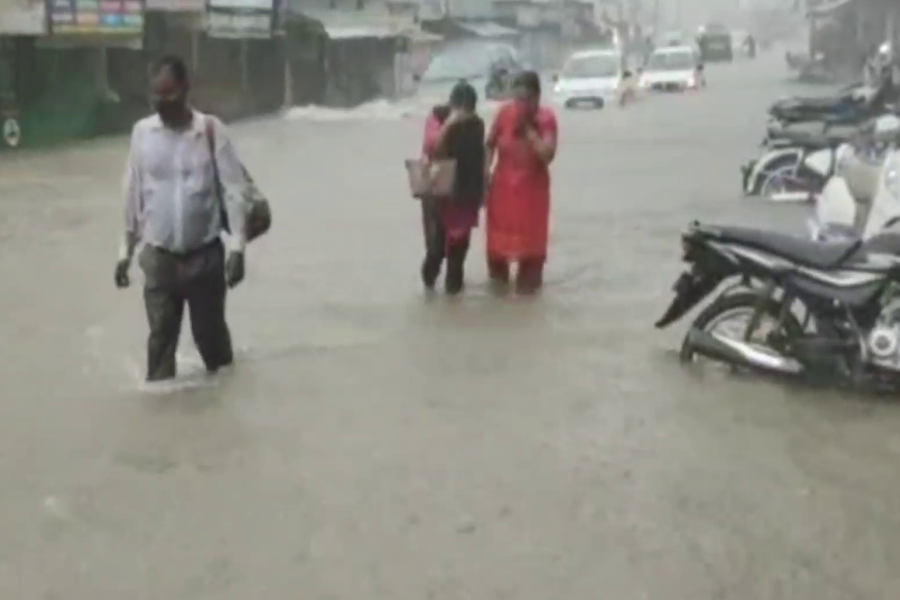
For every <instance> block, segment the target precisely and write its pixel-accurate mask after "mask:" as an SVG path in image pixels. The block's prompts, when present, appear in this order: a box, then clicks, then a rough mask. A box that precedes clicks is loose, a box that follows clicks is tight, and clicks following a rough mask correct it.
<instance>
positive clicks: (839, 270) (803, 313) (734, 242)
mask: <svg viewBox="0 0 900 600" xmlns="http://www.w3.org/2000/svg"><path fill="white" fill-rule="evenodd" d="M681 245H682V250H683V259H684V261H685V262H687V263H688V264H689V265H690V269H689V270H688V271H687V272H685V273H684V274H682V275H681V277H680V278H679V279H678V280H677V282H676V283H675V286H674V291H675V299H674V300H673V301H672V303H671V305H670V306H669V308H668V309H667V310H666V312H665V314H664V315H663V317H662V318H661V319H660V320H659V321H658V322H657V323H656V327H657V328H664V327H668V326H669V325H671V324H672V323H674V322H675V321H677V320H679V319H680V318H681V317H683V316H684V315H685V314H687V313H688V312H689V311H690V310H691V309H692V308H694V307H695V306H697V305H698V304H699V303H700V302H701V301H702V300H703V299H704V298H706V297H707V296H709V295H710V294H712V293H713V292H714V291H715V290H717V289H718V288H719V287H720V286H721V285H722V284H723V283H725V282H731V283H730V285H727V286H726V287H725V288H724V289H723V290H722V291H721V292H720V293H719V295H718V296H717V297H716V299H715V301H714V302H712V303H711V304H710V305H709V306H707V307H706V308H705V309H704V310H703V311H701V312H700V314H699V315H698V316H697V318H696V319H694V321H693V323H692V325H691V328H690V330H689V331H688V333H687V335H686V336H685V339H684V342H683V344H682V347H681V359H682V361H685V362H689V361H693V360H694V359H695V358H696V357H698V356H703V357H707V358H710V359H713V360H714V361H719V362H724V363H727V364H729V365H732V366H734V367H741V368H749V369H753V370H758V371H762V372H765V373H769V374H777V375H782V376H805V377H810V376H818V377H824V378H828V379H829V381H830V382H837V383H852V384H855V385H860V384H875V385H877V386H879V387H881V386H884V385H887V386H889V388H890V389H895V388H896V387H897V386H898V385H900V296H898V295H897V290H898V288H900V286H898V283H900V232H896V231H888V230H887V229H886V230H885V231H884V232H883V233H881V234H879V235H877V236H875V237H873V238H871V239H870V240H868V241H866V242H863V241H861V240H859V239H855V240H848V241H835V242H817V241H811V240H809V239H807V238H801V237H795V236H790V235H784V234H778V233H772V232H767V231H760V230H755V229H747V228H741V227H714V226H704V225H700V224H699V223H696V222H695V223H693V224H692V225H691V226H690V227H689V228H688V230H687V231H686V232H685V233H684V234H683V235H682V241H681ZM739 317H742V318H745V319H746V321H745V322H742V323H741V325H740V327H739V328H738V331H737V332H735V333H734V334H732V335H726V334H723V333H720V332H718V331H717V328H718V326H719V325H722V324H724V323H727V322H730V321H733V320H734V319H736V318H739ZM835 380H836V381H835Z"/></svg>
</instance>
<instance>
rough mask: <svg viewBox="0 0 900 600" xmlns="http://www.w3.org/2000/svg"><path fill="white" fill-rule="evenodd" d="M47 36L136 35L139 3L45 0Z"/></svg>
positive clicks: (130, 0)
mask: <svg viewBox="0 0 900 600" xmlns="http://www.w3.org/2000/svg"><path fill="white" fill-rule="evenodd" d="M47 12H48V13H49V15H50V19H49V21H50V33H51V34H56V35H65V34H91V35H96V34H119V35H123V34H124V35H140V34H141V33H142V32H143V31H144V3H143V0H47Z"/></svg>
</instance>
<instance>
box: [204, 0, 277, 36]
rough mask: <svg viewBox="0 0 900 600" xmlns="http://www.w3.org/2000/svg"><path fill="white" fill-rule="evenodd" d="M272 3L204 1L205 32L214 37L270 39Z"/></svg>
mask: <svg viewBox="0 0 900 600" xmlns="http://www.w3.org/2000/svg"><path fill="white" fill-rule="evenodd" d="M274 26H275V0H207V4H206V32H207V34H208V35H209V36H210V37H216V38H244V39H246V38H270V37H272V32H273V31H274Z"/></svg>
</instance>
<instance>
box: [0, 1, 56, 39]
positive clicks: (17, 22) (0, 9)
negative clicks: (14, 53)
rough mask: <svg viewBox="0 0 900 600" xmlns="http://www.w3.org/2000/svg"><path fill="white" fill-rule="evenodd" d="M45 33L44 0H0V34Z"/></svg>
mask: <svg viewBox="0 0 900 600" xmlns="http://www.w3.org/2000/svg"><path fill="white" fill-rule="evenodd" d="M45 33H47V8H46V4H45V0H0V35H44V34H45Z"/></svg>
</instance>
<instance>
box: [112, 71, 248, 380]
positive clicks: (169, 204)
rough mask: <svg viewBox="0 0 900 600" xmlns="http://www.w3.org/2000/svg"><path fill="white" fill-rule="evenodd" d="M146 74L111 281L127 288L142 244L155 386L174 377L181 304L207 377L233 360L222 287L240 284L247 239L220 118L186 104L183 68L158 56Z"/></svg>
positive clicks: (236, 169)
mask: <svg viewBox="0 0 900 600" xmlns="http://www.w3.org/2000/svg"><path fill="white" fill-rule="evenodd" d="M152 73H153V80H152V95H151V99H152V103H153V106H154V108H155V109H156V114H155V115H153V116H150V117H147V118H144V119H141V120H140V121H138V122H137V123H136V124H135V126H134V129H133V131H132V134H131V149H130V153H129V157H128V165H127V169H126V173H125V196H126V198H125V202H126V204H125V237H124V240H123V242H122V247H121V251H120V255H119V260H118V262H117V264H116V269H115V283H116V286H117V287H119V288H125V287H128V285H129V284H130V281H129V276H128V269H129V266H130V264H131V260H132V256H133V255H134V251H135V248H136V246H137V245H138V243H142V244H143V248H142V250H141V252H140V256H139V258H138V262H139V264H140V267H141V269H142V270H143V272H144V276H145V284H144V303H145V305H146V310H147V321H148V323H149V325H150V336H149V339H148V342H147V380H148V381H158V380H164V379H170V378H172V377H174V376H175V373H176V367H175V351H176V348H177V346H178V338H179V334H180V330H181V321H182V316H183V313H184V305H185V304H187V306H188V310H189V311H190V319H191V329H192V332H193V337H194V342H195V343H196V345H197V349H198V350H199V352H200V355H201V356H202V358H203V362H204V363H205V365H206V369H207V371H209V372H210V373H214V372H215V371H217V370H218V369H219V368H220V367H224V366H226V365H230V364H231V363H232V361H233V358H234V357H233V353H232V346H231V335H230V333H229V330H228V325H227V324H226V322H225V292H226V285H227V286H228V287H234V286H236V285H237V284H238V283H240V282H241V281H242V280H243V278H244V246H245V240H244V239H243V237H244V236H243V235H241V233H240V232H243V231H244V225H245V207H244V204H243V195H242V194H243V191H244V186H245V183H246V180H245V177H244V174H243V168H242V166H241V163H240V162H239V161H238V158H237V155H236V154H235V149H234V146H232V144H231V140H230V139H229V137H228V132H227V131H226V129H225V126H224V125H223V124H222V122H221V121H220V120H219V119H218V118H216V117H213V116H209V115H204V114H203V113H201V112H199V111H197V110H194V109H193V108H191V106H190V104H189V102H188V93H189V91H190V85H189V81H188V73H187V68H186V66H185V64H184V62H183V61H182V60H181V59H180V58H177V57H173V56H167V57H164V58H162V59H161V60H159V61H158V62H157V63H156V64H155V65H154V68H153V71H152ZM213 149H214V152H213ZM217 180H218V181H219V182H220V184H221V193H219V191H218V190H217V187H218V185H219V184H218V183H217ZM223 204H224V206H223ZM226 207H227V208H226ZM226 217H227V222H228V225H229V227H230V231H232V232H235V234H234V235H231V236H230V238H229V246H230V249H229V252H228V256H227V258H226V256H225V248H224V246H223V244H222V241H221V239H220V234H221V233H222V232H223V227H224V226H225V221H226Z"/></svg>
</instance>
